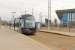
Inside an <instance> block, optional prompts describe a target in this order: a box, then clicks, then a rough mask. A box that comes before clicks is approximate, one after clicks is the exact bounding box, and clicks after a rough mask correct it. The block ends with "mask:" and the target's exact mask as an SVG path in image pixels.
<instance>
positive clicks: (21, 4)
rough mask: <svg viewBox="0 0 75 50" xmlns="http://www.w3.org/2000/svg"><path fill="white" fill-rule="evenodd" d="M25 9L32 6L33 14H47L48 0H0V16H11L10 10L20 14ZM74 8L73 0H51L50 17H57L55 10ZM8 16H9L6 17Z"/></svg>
mask: <svg viewBox="0 0 75 50" xmlns="http://www.w3.org/2000/svg"><path fill="white" fill-rule="evenodd" d="M25 8H26V9H29V11H30V9H31V8H34V12H35V14H39V13H40V12H42V13H43V14H45V15H47V10H48V0H0V16H2V17H3V18H5V17H6V16H11V15H12V14H11V12H16V15H20V14H22V13H24V12H25ZM70 8H75V0H51V10H52V13H51V14H52V18H57V17H56V14H55V10H59V9H70ZM8 18H9V17H8Z"/></svg>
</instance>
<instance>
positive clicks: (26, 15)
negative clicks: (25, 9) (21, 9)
mask: <svg viewBox="0 0 75 50" xmlns="http://www.w3.org/2000/svg"><path fill="white" fill-rule="evenodd" d="M29 16H33V15H31V14H24V15H21V17H20V19H24V18H25V17H29Z"/></svg>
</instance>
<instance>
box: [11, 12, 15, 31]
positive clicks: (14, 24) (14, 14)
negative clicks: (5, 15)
mask: <svg viewBox="0 0 75 50" xmlns="http://www.w3.org/2000/svg"><path fill="white" fill-rule="evenodd" d="M11 13H12V14H13V19H14V31H15V21H16V19H15V17H14V16H15V13H16V12H11Z"/></svg>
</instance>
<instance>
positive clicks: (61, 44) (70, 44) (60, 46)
mask: <svg viewBox="0 0 75 50" xmlns="http://www.w3.org/2000/svg"><path fill="white" fill-rule="evenodd" d="M29 37H30V38H32V39H35V40H36V41H39V42H41V43H43V44H45V45H46V46H48V47H52V48H53V50H75V37H69V36H64V35H59V34H52V33H44V32H37V33H36V35H34V36H29Z"/></svg>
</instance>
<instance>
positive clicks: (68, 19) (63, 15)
mask: <svg viewBox="0 0 75 50" xmlns="http://www.w3.org/2000/svg"><path fill="white" fill-rule="evenodd" d="M56 14H57V16H58V18H59V19H60V21H61V24H62V25H65V26H67V25H75V9H65V10H56Z"/></svg>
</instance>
